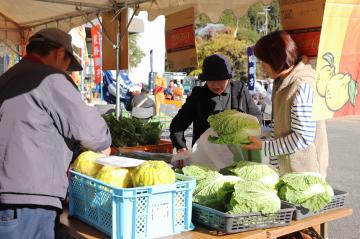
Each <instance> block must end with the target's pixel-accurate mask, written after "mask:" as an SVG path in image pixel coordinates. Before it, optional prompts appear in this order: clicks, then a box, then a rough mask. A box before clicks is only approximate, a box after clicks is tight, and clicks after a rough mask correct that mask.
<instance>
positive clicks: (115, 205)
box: [69, 170, 195, 239]
mask: <svg viewBox="0 0 360 239" xmlns="http://www.w3.org/2000/svg"><path fill="white" fill-rule="evenodd" d="M69 177H70V184H69V216H75V217H77V218H79V219H80V220H82V221H84V222H86V223H88V224H90V225H92V226H94V227H95V228H97V229H99V230H100V231H102V232H104V233H105V234H107V235H109V236H112V238H113V239H123V238H126V239H143V238H146V239H148V238H156V237H162V236H167V235H172V234H176V233H180V232H183V231H189V230H192V229H193V228H194V226H193V225H192V223H191V213H192V191H193V189H194V188H195V180H194V179H192V178H190V177H186V176H183V175H180V174H177V175H176V179H177V181H176V183H174V184H168V185H156V186H149V187H137V188H115V187H112V186H110V185H107V184H105V183H103V182H101V181H98V180H96V179H93V178H91V177H88V176H86V175H83V174H80V173H77V172H74V171H72V170H70V173H69Z"/></svg>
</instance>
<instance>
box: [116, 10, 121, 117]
mask: <svg viewBox="0 0 360 239" xmlns="http://www.w3.org/2000/svg"><path fill="white" fill-rule="evenodd" d="M119 27H120V16H117V17H116V49H115V50H116V119H119V117H120V114H121V109H120V79H119V68H120V55H119V54H120V31H119Z"/></svg>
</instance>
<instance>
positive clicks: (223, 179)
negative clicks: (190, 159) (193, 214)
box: [182, 165, 242, 212]
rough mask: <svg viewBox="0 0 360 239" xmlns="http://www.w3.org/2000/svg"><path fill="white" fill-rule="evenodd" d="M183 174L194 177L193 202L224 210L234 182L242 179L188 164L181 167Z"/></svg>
mask: <svg viewBox="0 0 360 239" xmlns="http://www.w3.org/2000/svg"><path fill="white" fill-rule="evenodd" d="M182 171H183V173H184V175H186V176H192V177H195V178H196V188H195V190H194V192H193V202H196V203H199V204H201V205H204V206H207V207H211V208H214V209H217V210H220V211H223V212H225V211H226V205H227V204H228V203H229V202H230V198H231V195H232V193H233V192H234V184H235V183H236V182H238V181H242V179H241V178H239V177H236V176H223V175H221V174H220V173H218V172H216V171H213V170H210V169H208V168H207V167H203V166H198V165H190V166H186V167H184V168H183V169H182Z"/></svg>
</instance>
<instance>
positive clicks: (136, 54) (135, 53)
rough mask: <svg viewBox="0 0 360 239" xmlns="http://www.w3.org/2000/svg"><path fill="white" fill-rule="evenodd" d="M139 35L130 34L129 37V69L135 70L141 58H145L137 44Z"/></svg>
mask: <svg viewBox="0 0 360 239" xmlns="http://www.w3.org/2000/svg"><path fill="white" fill-rule="evenodd" d="M138 38H139V35H138V34H130V35H129V65H130V68H136V67H137V66H138V65H139V64H140V62H141V60H142V58H143V57H144V56H145V53H144V52H143V51H142V50H141V48H140V47H139V45H138V44H137V42H138Z"/></svg>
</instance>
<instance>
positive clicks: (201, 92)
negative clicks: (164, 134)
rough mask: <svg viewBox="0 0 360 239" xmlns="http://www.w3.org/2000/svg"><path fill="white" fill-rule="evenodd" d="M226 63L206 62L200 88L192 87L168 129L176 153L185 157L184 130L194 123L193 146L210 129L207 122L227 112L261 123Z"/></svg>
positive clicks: (218, 58)
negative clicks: (232, 110) (248, 117)
mask: <svg viewBox="0 0 360 239" xmlns="http://www.w3.org/2000/svg"><path fill="white" fill-rule="evenodd" d="M231 78H232V70H231V64H230V62H229V60H228V59H227V58H226V57H225V56H223V55H221V54H214V55H210V56H208V57H207V58H205V60H204V62H203V67H202V73H201V74H200V75H199V79H200V80H202V81H206V84H205V85H204V86H201V87H194V88H193V90H192V93H191V95H190V96H189V97H188V98H187V100H186V102H185V104H184V105H183V106H182V108H181V109H180V110H179V112H178V114H177V115H176V116H175V117H174V119H173V120H172V122H171V125H170V139H171V141H172V143H173V146H174V147H175V148H176V149H177V152H178V153H181V154H183V155H184V156H185V155H186V154H187V147H186V140H185V136H184V132H185V130H186V129H187V128H188V127H189V126H190V125H191V123H193V138H192V145H194V143H195V142H196V140H197V139H198V138H199V137H200V136H201V135H202V134H203V133H204V132H205V131H206V130H207V129H208V128H209V127H210V125H209V123H208V122H207V118H208V117H209V116H210V115H213V114H216V113H218V112H221V111H224V110H226V109H236V110H238V111H240V112H244V113H248V114H251V115H254V116H256V117H257V118H258V119H259V122H261V113H260V111H259V109H258V107H257V106H256V105H255V103H254V102H253V100H252V98H251V95H250V93H249V91H248V89H247V87H246V84H245V83H244V82H242V81H232V80H230V79H231Z"/></svg>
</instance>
